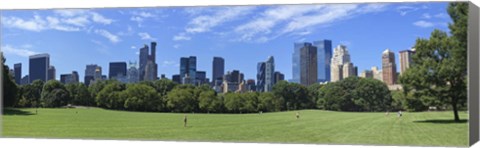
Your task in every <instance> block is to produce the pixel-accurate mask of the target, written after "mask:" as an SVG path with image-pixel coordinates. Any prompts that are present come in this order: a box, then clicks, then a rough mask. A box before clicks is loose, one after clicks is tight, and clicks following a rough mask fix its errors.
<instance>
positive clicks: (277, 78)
mask: <svg viewBox="0 0 480 148" xmlns="http://www.w3.org/2000/svg"><path fill="white" fill-rule="evenodd" d="M274 75H275V76H274V78H275V82H274V84H277V83H278V82H280V81H283V80H285V75H283V74H282V73H281V72H278V71H276V72H275V74H274Z"/></svg>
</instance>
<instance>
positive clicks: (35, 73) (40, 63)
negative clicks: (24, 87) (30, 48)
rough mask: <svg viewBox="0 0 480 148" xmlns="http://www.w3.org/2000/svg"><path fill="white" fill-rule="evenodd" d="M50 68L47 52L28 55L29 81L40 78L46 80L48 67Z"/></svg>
mask: <svg viewBox="0 0 480 148" xmlns="http://www.w3.org/2000/svg"><path fill="white" fill-rule="evenodd" d="M49 68H50V55H49V54H37V55H32V56H30V57H29V67H28V70H29V71H28V73H29V74H28V75H29V78H30V80H29V82H30V83H31V82H33V81H35V80H42V81H44V82H46V81H47V80H48V69H49Z"/></svg>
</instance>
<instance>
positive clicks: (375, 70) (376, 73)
mask: <svg viewBox="0 0 480 148" xmlns="http://www.w3.org/2000/svg"><path fill="white" fill-rule="evenodd" d="M372 73H373V78H374V79H377V80H380V81H382V82H383V73H382V70H379V69H378V67H377V66H373V67H372Z"/></svg>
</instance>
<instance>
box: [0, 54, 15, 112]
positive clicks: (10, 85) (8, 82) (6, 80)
mask: <svg viewBox="0 0 480 148" xmlns="http://www.w3.org/2000/svg"><path fill="white" fill-rule="evenodd" d="M0 56H1V58H2V66H3V80H2V81H3V82H2V83H3V93H4V94H3V104H4V106H5V107H13V106H14V105H15V104H16V103H17V93H18V86H17V84H16V83H15V81H14V80H13V78H12V76H11V75H10V74H9V73H10V70H9V68H8V66H7V65H5V61H6V59H5V57H3V53H1V54H0Z"/></svg>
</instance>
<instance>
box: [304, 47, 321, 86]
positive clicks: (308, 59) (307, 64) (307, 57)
mask: <svg viewBox="0 0 480 148" xmlns="http://www.w3.org/2000/svg"><path fill="white" fill-rule="evenodd" d="M317 57H318V56H317V47H315V46H312V45H311V44H308V45H307V46H304V47H302V48H300V84H302V85H304V86H309V85H312V84H315V83H317V81H318V69H317V68H318V65H317V64H318V62H317Z"/></svg>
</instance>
